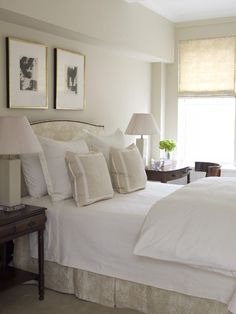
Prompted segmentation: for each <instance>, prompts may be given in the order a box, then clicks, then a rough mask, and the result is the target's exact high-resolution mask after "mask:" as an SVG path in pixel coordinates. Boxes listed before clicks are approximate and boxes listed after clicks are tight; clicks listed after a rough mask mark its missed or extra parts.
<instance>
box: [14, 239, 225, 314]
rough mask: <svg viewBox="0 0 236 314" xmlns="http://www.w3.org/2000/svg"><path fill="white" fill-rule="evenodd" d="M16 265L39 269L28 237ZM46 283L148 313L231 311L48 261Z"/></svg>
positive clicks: (20, 243)
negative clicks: (31, 253)
mask: <svg viewBox="0 0 236 314" xmlns="http://www.w3.org/2000/svg"><path fill="white" fill-rule="evenodd" d="M14 265H15V266H16V267H18V268H20V269H23V270H29V271H32V272H37V269H38V261H37V260H36V259H33V258H31V257H30V253H29V241H28V236H25V237H21V238H19V239H17V240H16V241H15V248H14ZM44 267H45V286H46V287H47V288H49V289H52V290H56V291H59V292H63V293H69V294H74V295H75V296H76V297H77V298H79V299H82V300H87V301H91V302H94V303H98V304H102V305H106V306H110V307H119V308H129V309H133V310H137V311H140V312H143V313H148V314H206V313H207V314H230V313H231V312H229V311H228V309H227V306H226V305H225V304H223V303H220V302H218V301H214V300H209V299H203V298H198V297H192V296H187V295H184V294H181V293H177V292H172V291H166V290H162V289H158V288H155V287H150V286H146V285H143V284H138V283H134V282H130V281H126V280H121V279H117V278H113V277H108V276H104V275H99V274H95V273H92V272H88V271H84V270H80V269H75V268H71V267H65V266H61V265H59V264H57V263H53V262H47V261H46V262H45V266H44Z"/></svg>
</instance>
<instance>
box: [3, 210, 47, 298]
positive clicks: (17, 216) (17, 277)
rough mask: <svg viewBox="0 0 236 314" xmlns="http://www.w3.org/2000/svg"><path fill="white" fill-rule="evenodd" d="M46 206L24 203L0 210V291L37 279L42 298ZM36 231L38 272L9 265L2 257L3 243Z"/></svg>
mask: <svg viewBox="0 0 236 314" xmlns="http://www.w3.org/2000/svg"><path fill="white" fill-rule="evenodd" d="M45 210H46V208H43V207H37V206H31V205H25V208H23V209H19V210H14V211H10V212H6V211H0V244H3V245H2V247H3V254H2V261H1V263H0V265H1V268H0V291H1V290H4V289H7V288H9V287H12V286H13V285H18V284H20V283H23V282H25V281H29V280H32V279H36V280H38V288H39V300H43V299H44V238H43V234H44V229H45V222H46V215H45ZM35 231H37V232H38V274H34V273H31V272H27V271H22V270H20V269H17V268H14V267H11V266H8V265H7V262H6V258H4V244H5V243H6V242H7V241H10V240H13V239H15V238H18V237H21V236H23V235H26V234H29V233H32V232H35Z"/></svg>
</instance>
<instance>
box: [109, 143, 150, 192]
mask: <svg viewBox="0 0 236 314" xmlns="http://www.w3.org/2000/svg"><path fill="white" fill-rule="evenodd" d="M110 161H111V168H110V169H111V175H112V180H113V185H114V186H115V188H116V190H117V191H118V192H119V193H129V192H133V191H136V190H140V189H144V188H145V186H146V183H147V175H146V172H145V167H144V163H143V160H142V158H141V155H140V152H139V150H138V148H137V147H136V145H134V144H132V145H130V146H128V147H127V148H124V149H115V148H111V152H110Z"/></svg>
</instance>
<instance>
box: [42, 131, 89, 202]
mask: <svg viewBox="0 0 236 314" xmlns="http://www.w3.org/2000/svg"><path fill="white" fill-rule="evenodd" d="M38 139H39V142H40V143H41V146H42V148H43V151H44V156H42V158H41V160H40V161H41V165H42V169H43V173H44V178H45V181H46V184H47V190H48V194H49V195H51V197H52V200H53V201H59V200H63V199H66V198H69V197H72V186H71V182H70V178H69V174H68V168H67V165H66V161H65V156H66V152H67V151H72V152H74V153H88V151H89V149H88V146H87V144H86V142H85V141H84V140H82V139H80V140H77V141H68V142H63V141H55V140H52V139H49V138H45V137H42V136H38Z"/></svg>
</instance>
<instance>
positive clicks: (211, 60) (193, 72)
mask: <svg viewBox="0 0 236 314" xmlns="http://www.w3.org/2000/svg"><path fill="white" fill-rule="evenodd" d="M179 96H235V37H223V38H213V39H199V40H187V41H180V43H179Z"/></svg>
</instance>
